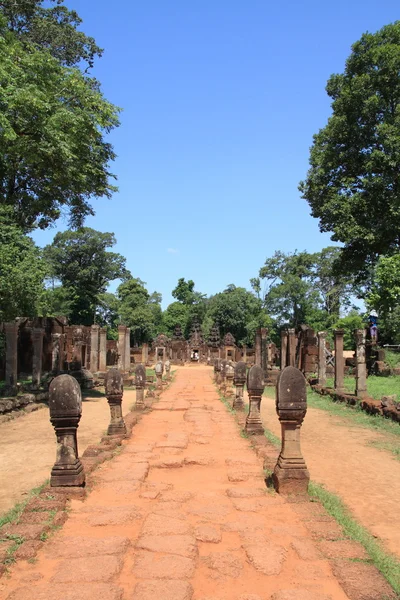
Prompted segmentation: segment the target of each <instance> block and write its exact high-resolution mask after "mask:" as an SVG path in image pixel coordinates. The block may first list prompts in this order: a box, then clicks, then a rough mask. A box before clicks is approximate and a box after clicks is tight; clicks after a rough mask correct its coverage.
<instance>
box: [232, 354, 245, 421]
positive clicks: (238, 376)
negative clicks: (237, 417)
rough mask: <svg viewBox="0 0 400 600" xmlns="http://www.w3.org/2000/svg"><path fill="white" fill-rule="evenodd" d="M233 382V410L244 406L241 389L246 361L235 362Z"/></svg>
mask: <svg viewBox="0 0 400 600" xmlns="http://www.w3.org/2000/svg"><path fill="white" fill-rule="evenodd" d="M233 383H234V385H235V388H236V393H235V399H234V401H233V406H232V408H234V409H235V410H242V409H243V408H244V402H243V390H244V384H245V383H246V363H245V362H244V361H240V362H238V363H236V365H235V374H234V377H233Z"/></svg>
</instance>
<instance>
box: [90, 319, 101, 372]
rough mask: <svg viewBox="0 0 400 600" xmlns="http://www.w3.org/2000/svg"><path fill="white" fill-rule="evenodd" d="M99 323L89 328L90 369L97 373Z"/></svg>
mask: <svg viewBox="0 0 400 600" xmlns="http://www.w3.org/2000/svg"><path fill="white" fill-rule="evenodd" d="M99 332H100V327H99V325H92V326H91V328H90V371H91V372H92V373H97V371H98V370H99Z"/></svg>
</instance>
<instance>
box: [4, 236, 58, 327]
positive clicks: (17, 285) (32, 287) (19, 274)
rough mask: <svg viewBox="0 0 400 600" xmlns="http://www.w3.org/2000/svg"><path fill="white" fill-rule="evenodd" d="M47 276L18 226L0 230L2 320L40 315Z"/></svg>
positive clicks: (30, 243)
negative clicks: (39, 310) (41, 299)
mask: <svg viewBox="0 0 400 600" xmlns="http://www.w3.org/2000/svg"><path fill="white" fill-rule="evenodd" d="M46 274H47V265H46V262H45V261H44V260H43V259H42V257H41V252H40V249H39V248H38V247H37V246H36V245H35V243H34V242H33V240H32V239H31V238H30V237H28V236H26V235H24V234H23V232H22V231H21V230H20V229H18V228H17V227H13V226H7V225H2V226H1V227H0V321H11V320H13V319H15V318H16V317H34V316H36V315H37V314H38V309H39V304H40V298H41V295H42V293H43V290H44V285H43V281H44V278H45V276H46Z"/></svg>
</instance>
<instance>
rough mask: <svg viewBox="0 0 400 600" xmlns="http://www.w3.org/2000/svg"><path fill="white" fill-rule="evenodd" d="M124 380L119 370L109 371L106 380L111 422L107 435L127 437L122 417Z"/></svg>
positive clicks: (105, 385)
mask: <svg viewBox="0 0 400 600" xmlns="http://www.w3.org/2000/svg"><path fill="white" fill-rule="evenodd" d="M123 381H124V378H123V376H122V374H121V373H120V372H119V371H118V370H117V369H110V370H109V371H107V373H106V376H105V378H104V387H105V390H106V398H107V401H108V404H109V406H110V412H111V421H110V424H109V426H108V429H107V435H125V434H126V426H125V421H124V417H123V416H122V396H123V394H124V385H123Z"/></svg>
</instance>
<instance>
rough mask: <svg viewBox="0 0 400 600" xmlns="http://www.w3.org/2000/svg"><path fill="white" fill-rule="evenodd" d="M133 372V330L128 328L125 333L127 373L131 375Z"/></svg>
mask: <svg viewBox="0 0 400 600" xmlns="http://www.w3.org/2000/svg"><path fill="white" fill-rule="evenodd" d="M130 370H131V330H130V328H129V327H127V328H126V332H125V371H126V372H127V373H129V371H130Z"/></svg>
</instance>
